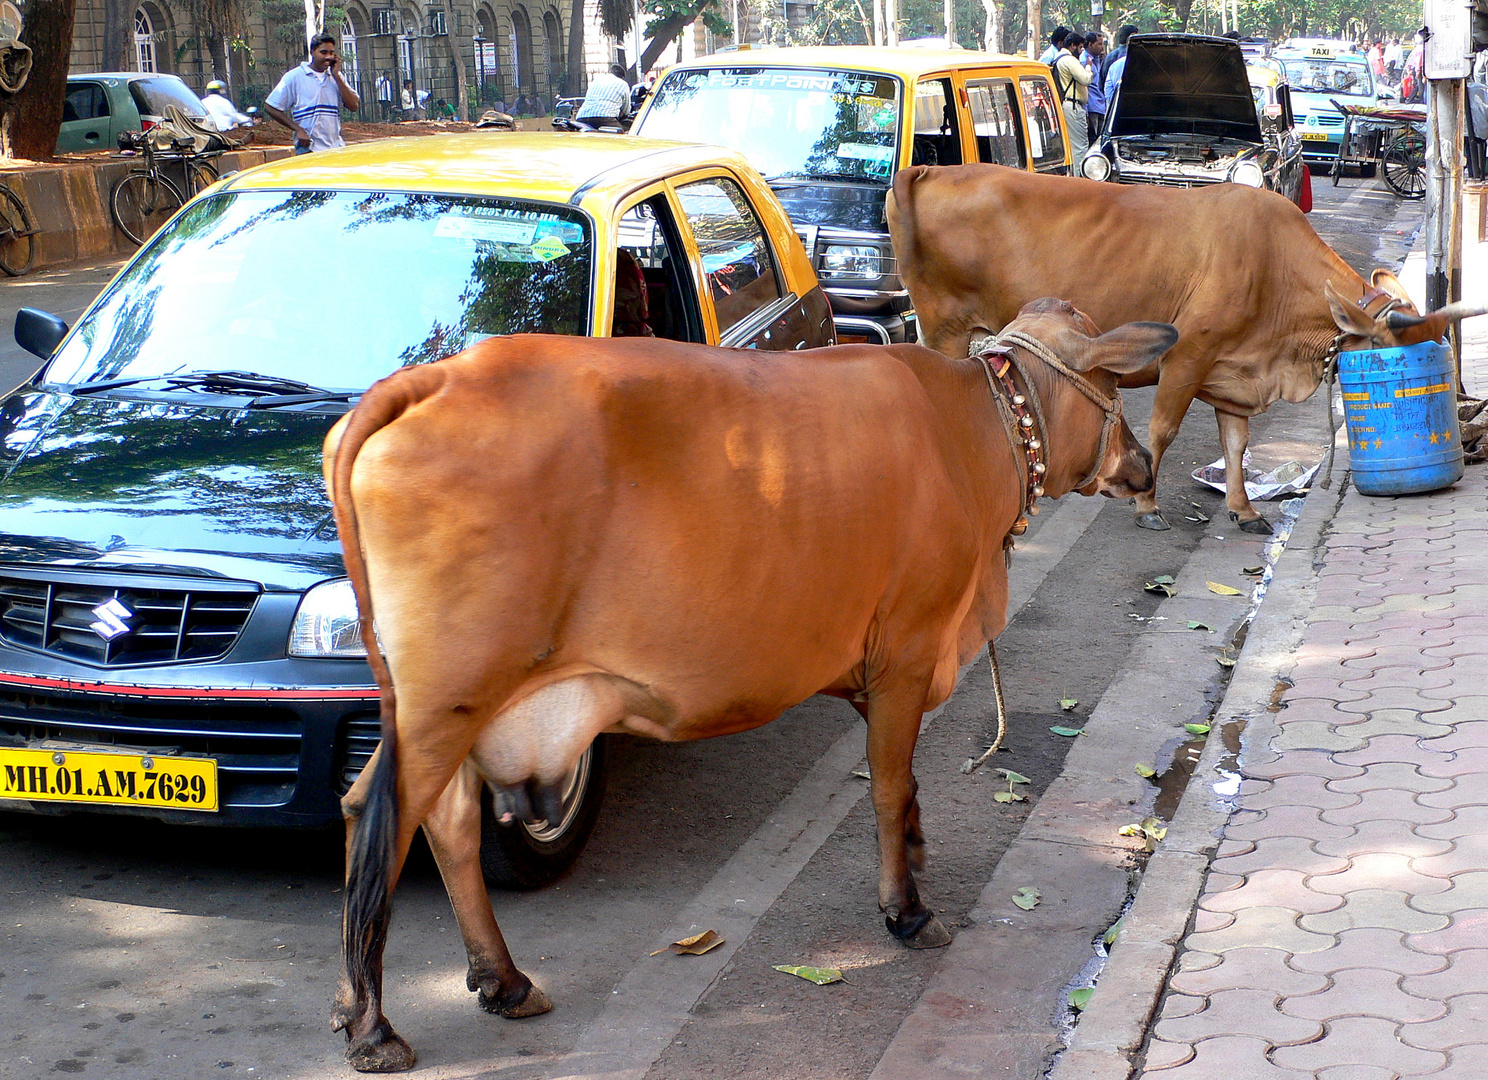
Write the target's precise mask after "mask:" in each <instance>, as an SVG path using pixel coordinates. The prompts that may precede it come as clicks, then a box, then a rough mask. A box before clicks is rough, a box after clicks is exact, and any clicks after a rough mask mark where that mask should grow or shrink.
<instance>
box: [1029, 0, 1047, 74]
mask: <svg viewBox="0 0 1488 1080" xmlns="http://www.w3.org/2000/svg"><path fill="white" fill-rule="evenodd" d="M1043 36H1044V6H1043V2H1042V0H1028V57H1029V59H1031V60H1037V59H1038V55H1039V53H1040V52H1042V51H1043V50H1042V49H1040V48H1039V42H1040V41H1041V40H1042V38H1043Z"/></svg>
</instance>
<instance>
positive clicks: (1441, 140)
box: [1426, 79, 1466, 387]
mask: <svg viewBox="0 0 1488 1080" xmlns="http://www.w3.org/2000/svg"><path fill="white" fill-rule="evenodd" d="M1427 94H1428V98H1427V109H1426V308H1427V310H1428V311H1435V310H1436V309H1437V308H1439V307H1443V306H1445V305H1446V304H1449V303H1452V302H1453V301H1456V300H1460V299H1462V220H1461V208H1462V133H1463V130H1464V128H1465V126H1466V125H1465V123H1464V117H1463V113H1464V111H1465V108H1464V107H1465V88H1464V85H1463V81H1462V80H1461V79H1432V80H1430V81H1429V82H1428V83H1427ZM1460 329H1461V328H1460V326H1459V325H1458V324H1453V326H1452V333H1451V344H1452V358H1453V361H1454V363H1456V365H1457V371H1458V376H1457V382H1458V385H1459V387H1460V386H1461V383H1462V375H1461V370H1462V368H1461V356H1460V351H1459V344H1460V342H1459V338H1460Z"/></svg>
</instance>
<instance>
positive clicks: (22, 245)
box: [0, 184, 38, 277]
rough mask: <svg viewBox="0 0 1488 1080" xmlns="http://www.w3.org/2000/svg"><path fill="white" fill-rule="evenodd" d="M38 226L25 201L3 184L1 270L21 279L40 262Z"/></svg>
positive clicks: (0, 188) (0, 196) (0, 198)
mask: <svg viewBox="0 0 1488 1080" xmlns="http://www.w3.org/2000/svg"><path fill="white" fill-rule="evenodd" d="M37 232H38V229H37V228H36V223H35V222H34V221H32V220H31V211H29V210H27V209H26V204H25V202H24V201H23V200H22V199H21V197H20V196H19V195H17V194H16V193H15V192H14V191H12V190H10V188H8V187H6V186H5V185H4V184H0V270H4V271H5V272H6V273H7V274H9V275H10V276H11V277H20V276H21V275H22V274H24V273H26V272H28V271H29V270H30V269H31V266H32V264H34V263H35V262H36V234H37Z"/></svg>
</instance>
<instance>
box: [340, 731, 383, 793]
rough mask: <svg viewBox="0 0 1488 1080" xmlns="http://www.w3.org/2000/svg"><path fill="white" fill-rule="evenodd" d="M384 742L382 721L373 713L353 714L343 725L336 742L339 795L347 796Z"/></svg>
mask: <svg viewBox="0 0 1488 1080" xmlns="http://www.w3.org/2000/svg"><path fill="white" fill-rule="evenodd" d="M381 739H382V719H381V717H380V716H379V715H378V714H377V713H375V712H373V713H353V714H351V715H350V716H348V717H347V718H346V719H345V720H343V721H342V722H341V734H340V737H339V738H338V739H337V740H336V781H337V784H338V785H339V787H338V793H339V794H341V795H345V794H346V793H347V792H348V791H350V790H351V785H352V784H354V783H356V778H357V777H358V776H360V775H361V774H362V769H363V768H365V767H366V764H367V762H369V761H371V760H372V751H374V750H376V749H377V744H378V742H379V741H381Z"/></svg>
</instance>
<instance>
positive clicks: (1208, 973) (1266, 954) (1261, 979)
mask: <svg viewBox="0 0 1488 1080" xmlns="http://www.w3.org/2000/svg"><path fill="white" fill-rule="evenodd" d="M1186 955H1187V954H1186ZM1205 955H1210V954H1205ZM1218 960H1219V963H1217V964H1214V965H1212V966H1210V967H1206V968H1202V969H1200V970H1195V971H1182V970H1180V971H1178V972H1177V973H1176V974H1174V975H1173V979H1172V987H1173V989H1174V990H1181V991H1182V992H1183V993H1185V994H1212V993H1214V992H1215V991H1218V990H1244V989H1251V990H1273V991H1275V992H1276V993H1278V994H1282V995H1284V996H1288V995H1292V994H1312V993H1316V992H1317V991H1319V990H1322V989H1324V988H1326V987H1327V985H1328V979H1327V977H1326V976H1324V975H1320V974H1317V973H1315V972H1307V971H1298V970H1296V969H1295V968H1293V967H1289V966H1288V965H1287V962H1286V961H1287V954H1286V953H1285V952H1283V951H1281V950H1280V949H1257V948H1250V949H1231V950H1230V951H1229V952H1226V953H1222V954H1220V955H1219V957H1218Z"/></svg>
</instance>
